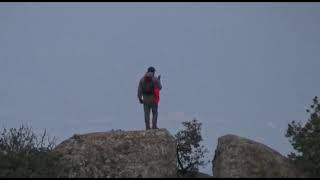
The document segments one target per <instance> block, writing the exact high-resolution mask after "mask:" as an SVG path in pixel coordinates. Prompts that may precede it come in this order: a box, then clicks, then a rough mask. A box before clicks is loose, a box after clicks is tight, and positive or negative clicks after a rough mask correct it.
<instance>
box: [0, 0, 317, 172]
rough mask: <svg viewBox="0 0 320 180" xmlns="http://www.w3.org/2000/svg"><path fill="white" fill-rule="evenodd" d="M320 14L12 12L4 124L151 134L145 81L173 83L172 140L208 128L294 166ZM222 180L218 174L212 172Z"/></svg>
mask: <svg viewBox="0 0 320 180" xmlns="http://www.w3.org/2000/svg"><path fill="white" fill-rule="evenodd" d="M319 57H320V3H316V2H315V3H289V2H288V3H217V2H216V3H215V2H212V3H107V2H105V3H0V124H1V126H5V127H18V126H19V125H20V124H21V123H27V124H29V125H31V126H32V127H33V128H34V129H35V130H39V131H40V130H43V129H44V128H46V129H47V130H48V131H49V134H50V135H52V136H56V137H57V138H58V140H59V142H61V141H62V140H64V139H66V138H69V137H70V136H72V135H73V134H74V133H88V132H94V131H109V130H111V129H122V130H143V129H144V127H145V125H144V120H143V108H142V106H141V105H140V104H139V101H138V99H137V96H136V94H137V86H138V81H139V79H140V78H141V76H142V75H143V74H144V72H145V71H146V69H147V68H148V67H149V66H150V65H153V66H155V67H156V69H157V74H161V77H162V84H163V90H162V91H161V101H160V105H159V120H158V126H159V127H160V128H167V129H168V130H169V131H170V132H171V133H172V134H174V133H175V132H176V131H177V130H178V129H179V128H180V127H182V125H181V122H182V121H187V120H192V119H193V118H194V117H195V118H197V119H198V120H199V121H200V122H202V123H203V130H202V135H203V137H204V144H205V145H206V147H207V148H208V149H209V150H210V154H209V155H208V157H207V158H208V159H209V160H212V158H213V153H214V150H215V148H216V145H217V138H218V137H219V136H222V135H225V134H236V135H240V136H243V137H247V138H250V139H253V140H257V141H259V142H261V143H264V144H266V145H268V146H270V147H272V148H273V149H275V150H277V151H279V152H280V153H282V154H284V155H286V154H287V153H288V152H289V151H291V150H292V148H291V146H290V144H289V143H288V140H287V139H286V138H285V136H284V134H285V131H286V128H287V124H288V123H289V122H290V121H292V120H306V119H307V113H306V112H305V109H306V108H307V107H308V106H309V105H310V104H311V102H312V98H313V97H314V96H316V95H320V94H319V92H320V84H319V81H317V80H318V79H319V78H318V77H319V67H320V59H319ZM202 171H203V172H205V173H209V174H211V164H209V165H208V166H207V167H206V168H204V169H202Z"/></svg>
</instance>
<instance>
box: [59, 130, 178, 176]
mask: <svg viewBox="0 0 320 180" xmlns="http://www.w3.org/2000/svg"><path fill="white" fill-rule="evenodd" d="M54 152H56V153H59V154H60V155H61V157H62V158H61V160H60V162H62V163H63V164H64V166H66V167H65V168H64V170H63V172H61V176H62V177H80V178H83V177H92V178H100V177H102V178H135V177H143V178H146V177H150V178H158V177H164V178H166V177H176V172H177V167H176V143H175V139H174V137H173V136H171V135H170V134H169V132H168V131H167V130H166V129H158V130H148V131H113V132H101V133H91V134H83V135H74V136H73V137H72V138H70V139H68V140H66V141H64V142H62V143H61V144H59V145H58V146H57V147H56V148H55V149H54Z"/></svg>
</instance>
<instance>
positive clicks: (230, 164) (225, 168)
mask: <svg viewBox="0 0 320 180" xmlns="http://www.w3.org/2000/svg"><path fill="white" fill-rule="evenodd" d="M212 171H213V176H214V177H217V178H225V177H229V178H276V177H280V178H282V177H292V178H295V177H304V176H303V174H302V173H301V171H298V170H297V169H296V167H294V166H293V165H292V163H291V162H290V161H289V159H287V158H286V157H284V156H282V155H281V154H280V153H278V152H277V151H275V150H273V149H271V148H269V147H268V146H266V145H263V144H261V143H258V142H255V141H252V140H249V139H246V138H242V137H239V136H235V135H226V136H222V137H220V138H219V139H218V146H217V149H216V151H215V157H214V159H213V161H212Z"/></svg>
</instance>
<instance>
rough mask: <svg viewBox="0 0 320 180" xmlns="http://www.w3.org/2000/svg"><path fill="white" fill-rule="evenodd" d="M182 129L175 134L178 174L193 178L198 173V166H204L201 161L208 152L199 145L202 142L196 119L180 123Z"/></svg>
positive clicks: (199, 127)
mask: <svg viewBox="0 0 320 180" xmlns="http://www.w3.org/2000/svg"><path fill="white" fill-rule="evenodd" d="M182 124H183V126H184V129H182V130H180V131H178V132H177V134H176V135H175V138H176V140H177V159H178V174H179V175H182V176H186V175H187V176H194V175H196V174H197V173H198V172H199V167H200V166H205V165H206V164H207V162H206V161H204V160H203V158H204V155H205V153H207V152H208V150H207V149H206V148H205V147H204V146H203V145H200V142H201V141H202V136H201V125H202V123H200V122H198V121H197V120H196V119H194V120H192V121H190V122H188V121H186V122H182Z"/></svg>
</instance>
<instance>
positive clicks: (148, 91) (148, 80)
mask: <svg viewBox="0 0 320 180" xmlns="http://www.w3.org/2000/svg"><path fill="white" fill-rule="evenodd" d="M154 86H155V82H154V80H153V77H152V76H148V75H146V76H144V79H143V82H142V94H143V95H153V91H154Z"/></svg>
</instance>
